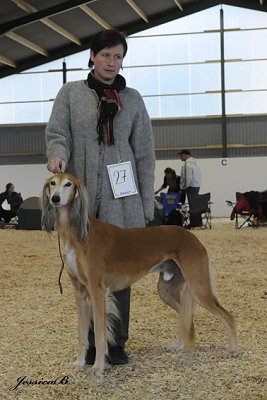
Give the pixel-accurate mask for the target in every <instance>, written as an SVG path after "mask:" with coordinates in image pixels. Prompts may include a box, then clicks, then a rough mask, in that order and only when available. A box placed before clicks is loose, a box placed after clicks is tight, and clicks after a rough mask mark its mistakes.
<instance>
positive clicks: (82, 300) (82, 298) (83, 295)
mask: <svg viewBox="0 0 267 400" xmlns="http://www.w3.org/2000/svg"><path fill="white" fill-rule="evenodd" d="M71 281H72V284H73V287H74V294H75V300H76V305H77V313H78V334H79V347H78V354H77V358H76V361H75V362H74V364H73V366H74V367H75V368H83V367H84V365H85V357H86V352H87V349H88V331H89V325H90V320H91V318H92V306H91V301H90V298H89V297H88V292H87V289H86V288H85V286H83V285H81V284H80V283H79V282H78V281H76V280H75V279H73V278H72V279H71Z"/></svg>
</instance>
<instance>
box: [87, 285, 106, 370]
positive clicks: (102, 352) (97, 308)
mask: <svg viewBox="0 0 267 400" xmlns="http://www.w3.org/2000/svg"><path fill="white" fill-rule="evenodd" d="M91 297H92V304H93V315H94V331H95V346H96V358H95V363H94V365H93V372H94V374H95V375H96V376H102V374H103V372H104V369H105V356H106V353H107V332H106V292H105V290H104V289H103V288H102V287H100V286H97V287H95V289H94V290H93V291H92V293H91Z"/></svg>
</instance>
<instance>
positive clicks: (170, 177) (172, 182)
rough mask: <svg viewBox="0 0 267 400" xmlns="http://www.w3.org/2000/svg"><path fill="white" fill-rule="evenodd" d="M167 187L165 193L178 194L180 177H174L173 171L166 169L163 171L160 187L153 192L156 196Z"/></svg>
mask: <svg viewBox="0 0 267 400" xmlns="http://www.w3.org/2000/svg"><path fill="white" fill-rule="evenodd" d="M167 187H168V192H167V193H179V192H180V176H178V175H176V172H175V171H174V169H172V168H170V167H167V168H166V169H165V170H164V180H163V184H162V185H161V187H160V188H159V189H158V190H157V191H156V192H155V194H158V193H159V192H161V191H162V190H163V189H166V188H167Z"/></svg>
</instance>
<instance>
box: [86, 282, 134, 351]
mask: <svg viewBox="0 0 267 400" xmlns="http://www.w3.org/2000/svg"><path fill="white" fill-rule="evenodd" d="M113 295H114V296H115V298H116V300H117V306H118V309H119V312H120V320H119V321H118V320H116V321H115V324H114V329H115V343H116V345H117V346H121V347H124V345H125V343H126V341H127V339H128V336H129V320H130V297H131V288H127V289H124V290H120V291H118V292H113ZM88 339H89V346H90V347H94V346H95V335H94V331H93V327H92V329H89V333H88Z"/></svg>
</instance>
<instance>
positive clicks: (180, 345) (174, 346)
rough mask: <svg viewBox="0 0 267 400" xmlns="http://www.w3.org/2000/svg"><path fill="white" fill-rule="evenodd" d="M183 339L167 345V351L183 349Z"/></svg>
mask: <svg viewBox="0 0 267 400" xmlns="http://www.w3.org/2000/svg"><path fill="white" fill-rule="evenodd" d="M184 347H185V346H184V341H183V340H178V342H176V343H174V344H172V345H171V346H169V347H168V350H169V351H183V350H184Z"/></svg>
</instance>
